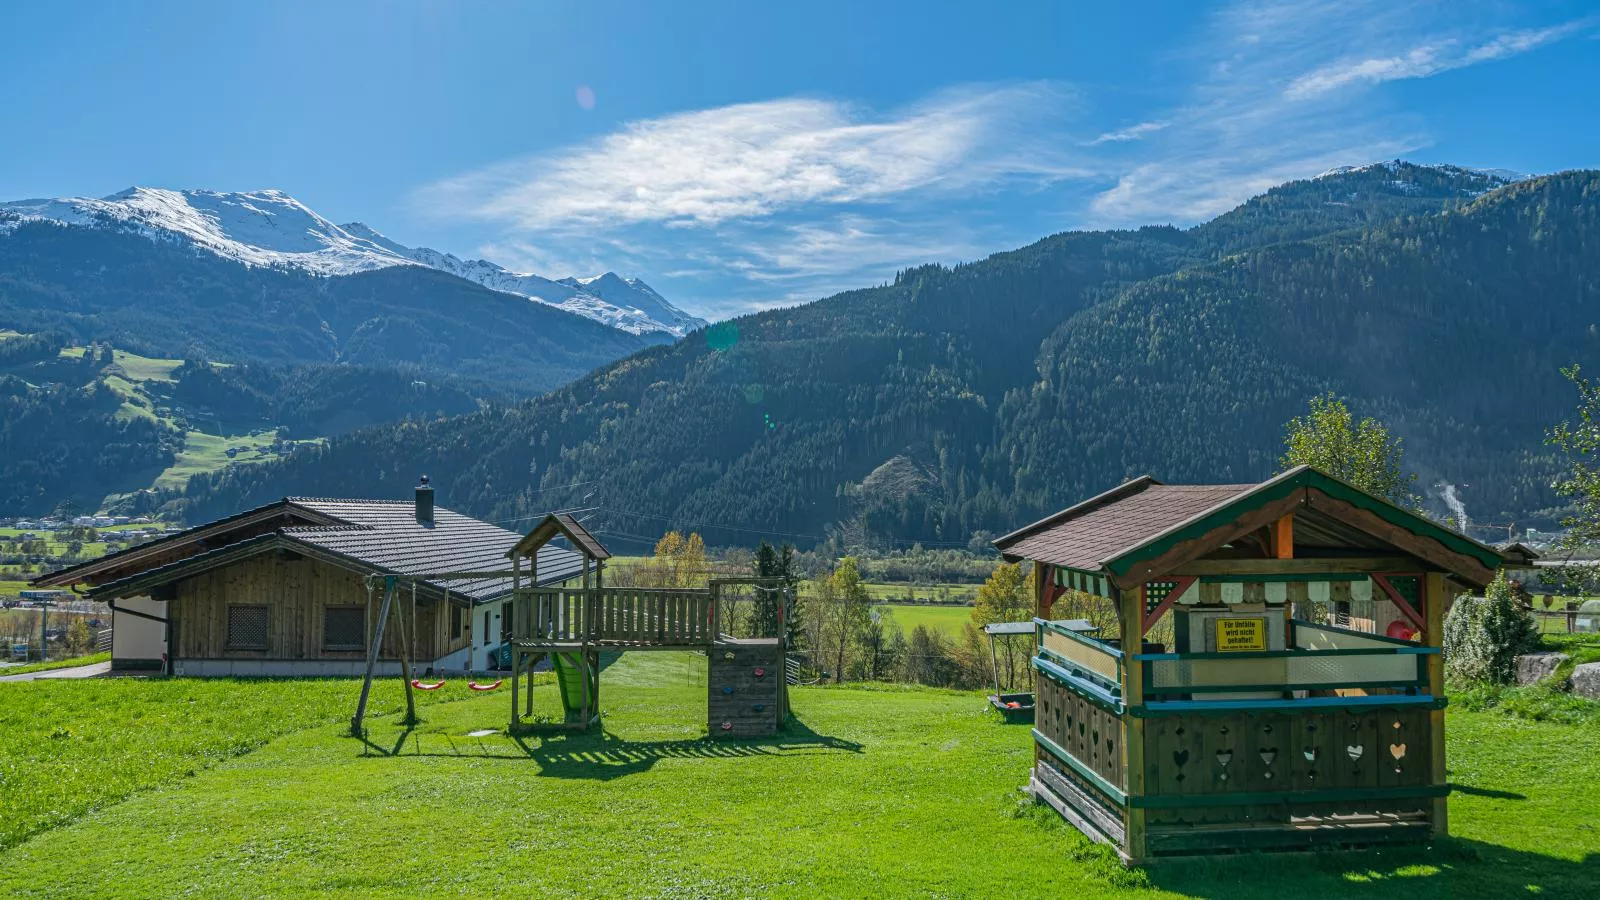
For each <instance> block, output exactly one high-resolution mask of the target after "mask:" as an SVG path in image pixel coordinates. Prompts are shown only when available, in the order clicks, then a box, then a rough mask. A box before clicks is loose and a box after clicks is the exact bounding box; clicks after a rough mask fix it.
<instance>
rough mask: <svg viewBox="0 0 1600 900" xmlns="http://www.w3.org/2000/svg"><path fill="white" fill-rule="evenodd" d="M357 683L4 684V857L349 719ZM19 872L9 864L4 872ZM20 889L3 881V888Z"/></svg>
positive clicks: (391, 689)
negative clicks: (119, 806)
mask: <svg viewBox="0 0 1600 900" xmlns="http://www.w3.org/2000/svg"><path fill="white" fill-rule="evenodd" d="M357 685H358V682H354V681H344V680H327V681H276V682H274V681H244V680H241V681H233V680H227V679H217V680H214V681H213V680H198V679H195V680H178V679H171V680H163V679H138V678H116V679H91V680H78V681H69V680H56V679H46V680H41V681H27V682H0V860H3V859H5V853H4V848H6V847H9V846H11V845H14V844H16V843H17V842H18V841H20V840H22V839H23V838H26V837H27V836H29V835H31V834H34V833H37V832H39V831H43V830H45V829H49V828H53V827H55V826H58V825H60V824H62V823H64V822H70V821H72V820H74V819H77V818H79V817H81V816H83V815H84V814H85V813H87V812H90V811H92V810H95V809H98V808H101V807H106V806H110V805H113V804H115V803H117V802H118V801H120V800H123V799H125V798H127V797H129V796H130V795H132V794H135V793H137V792H139V791H142V790H145V789H148V788H152V787H155V786H158V785H162V784H168V783H171V782H173V781H174V780H175V779H184V778H191V777H193V776H194V775H195V774H196V773H198V772H200V771H201V770H203V769H205V768H207V767H208V766H211V765H214V764H216V763H218V762H221V761H223V760H226V759H231V758H233V757H236V756H240V755H243V754H245V753H249V752H250V751H251V750H254V749H256V748H258V747H260V746H261V745H263V744H265V743H266V742H267V741H269V740H271V739H272V738H274V737H277V736H279V735H283V734H287V733H289V732H293V731H297V730H299V729H303V728H307V727H309V726H312V725H317V724H320V723H327V722H333V721H336V720H338V719H340V718H341V717H348V716H349V715H350V714H351V712H352V711H353V710H354V706H355V703H354V698H355V696H356V691H357ZM441 693H443V692H441ZM461 693H463V694H465V693H466V691H465V689H464V688H463V689H462V690H461ZM420 696H421V697H422V698H423V700H424V701H425V702H426V701H429V700H432V699H434V698H433V695H430V694H422V695H420ZM400 702H401V689H400V686H399V685H398V684H397V683H395V682H394V681H393V680H392V679H390V680H389V681H387V682H386V683H383V684H381V685H379V686H378V687H376V688H375V689H374V691H373V708H374V709H375V710H377V711H379V712H386V711H388V712H392V711H394V710H397V709H399V708H400V706H399V704H400ZM8 868H9V866H8V865H5V864H0V870H7V869H8ZM0 879H3V876H0ZM14 893H15V891H14V889H11V888H5V887H0V896H7V895H12V894H14ZM112 893H113V894H114V893H117V892H116V891H115V890H113V891H112Z"/></svg>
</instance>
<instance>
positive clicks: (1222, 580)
mask: <svg viewBox="0 0 1600 900" xmlns="http://www.w3.org/2000/svg"><path fill="white" fill-rule="evenodd" d="M1368 577H1369V576H1367V575H1361V574H1356V573H1354V572H1339V573H1330V574H1319V575H1201V576H1200V583H1201V584H1256V583H1261V584H1265V583H1266V582H1269V581H1271V582H1297V581H1308V582H1309V581H1364V580H1366V579H1367V578H1368Z"/></svg>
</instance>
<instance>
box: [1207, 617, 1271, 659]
mask: <svg viewBox="0 0 1600 900" xmlns="http://www.w3.org/2000/svg"><path fill="white" fill-rule="evenodd" d="M1216 622H1217V651H1218V652H1221V653H1229V652H1234V651H1244V650H1265V649H1267V620H1266V619H1217V620H1216Z"/></svg>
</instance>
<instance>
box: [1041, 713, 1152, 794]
mask: <svg viewBox="0 0 1600 900" xmlns="http://www.w3.org/2000/svg"><path fill="white" fill-rule="evenodd" d="M1033 739H1034V740H1035V741H1037V742H1038V743H1039V746H1041V747H1043V748H1044V749H1045V750H1046V751H1047V752H1049V754H1050V755H1051V756H1054V757H1055V758H1056V759H1059V760H1061V761H1062V762H1064V763H1066V764H1067V765H1068V766H1069V767H1071V769H1072V771H1074V772H1076V773H1078V774H1079V775H1081V776H1082V777H1083V778H1084V779H1086V780H1087V781H1088V782H1089V783H1090V784H1092V785H1094V786H1095V787H1096V788H1098V789H1099V790H1100V791H1101V793H1103V794H1105V795H1106V796H1107V797H1110V798H1111V799H1112V800H1114V801H1115V802H1116V804H1117V805H1118V806H1127V805H1128V795H1127V793H1126V792H1124V791H1123V790H1122V789H1121V788H1119V787H1117V786H1116V785H1114V784H1112V783H1111V782H1109V781H1107V780H1105V779H1104V778H1102V777H1101V776H1100V773H1098V772H1096V771H1095V770H1093V769H1091V768H1089V767H1088V766H1086V765H1084V764H1083V763H1081V762H1078V759H1077V757H1075V756H1073V755H1072V754H1071V753H1068V752H1067V751H1066V750H1064V749H1062V747H1061V745H1060V744H1057V743H1056V742H1055V741H1052V740H1050V739H1049V738H1047V737H1045V736H1044V733H1043V732H1041V731H1039V729H1037V728H1035V729H1033Z"/></svg>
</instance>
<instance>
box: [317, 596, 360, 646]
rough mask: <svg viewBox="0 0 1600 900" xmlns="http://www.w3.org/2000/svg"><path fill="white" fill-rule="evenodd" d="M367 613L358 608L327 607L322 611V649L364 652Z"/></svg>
mask: <svg viewBox="0 0 1600 900" xmlns="http://www.w3.org/2000/svg"><path fill="white" fill-rule="evenodd" d="M366 633H367V611H366V610H365V609H364V608H362V607H360V606H329V607H326V608H324V609H323V610H322V649H324V650H365V649H366V648H367V640H366Z"/></svg>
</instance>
